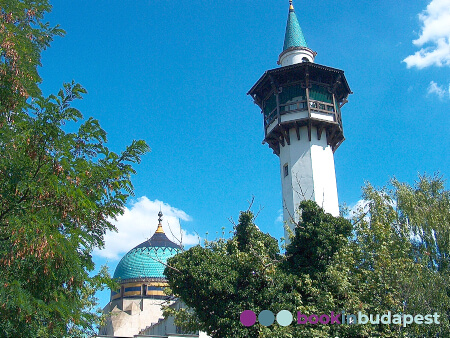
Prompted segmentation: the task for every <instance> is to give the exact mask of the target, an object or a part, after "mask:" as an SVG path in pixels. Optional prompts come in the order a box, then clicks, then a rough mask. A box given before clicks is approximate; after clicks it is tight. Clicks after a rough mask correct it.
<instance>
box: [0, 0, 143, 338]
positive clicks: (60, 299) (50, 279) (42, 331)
mask: <svg viewBox="0 0 450 338" xmlns="http://www.w3.org/2000/svg"><path fill="white" fill-rule="evenodd" d="M50 8H51V7H50V5H49V4H48V1H31V0H24V1H12V0H10V1H6V2H4V3H3V4H2V7H1V18H2V22H1V26H0V33H1V38H2V42H1V50H0V55H1V58H0V61H1V62H0V78H1V80H0V99H1V104H0V113H1V116H0V119H1V120H0V128H1V130H0V144H1V147H0V286H1V289H0V290H1V291H0V318H1V320H0V336H2V337H38V336H39V337H66V336H72V337H79V336H80V335H82V334H93V333H94V331H95V329H96V328H95V325H96V324H97V323H98V322H99V320H100V317H99V314H98V313H96V312H95V305H96V303H95V297H94V293H95V291H96V290H97V289H98V288H101V287H103V286H105V285H109V286H112V284H111V279H110V278H109V274H108V273H107V271H105V269H102V270H101V271H100V273H98V274H96V275H94V276H91V272H92V271H93V269H94V263H93V261H92V256H91V252H92V250H93V249H94V248H96V247H102V246H103V244H104V243H103V236H104V234H105V232H106V231H107V230H114V229H115V227H114V225H113V224H112V223H111V221H112V220H113V219H114V218H115V217H116V216H117V215H119V214H121V213H122V212H123V208H124V205H125V203H126V200H127V197H128V196H129V195H131V194H132V193H133V186H132V183H131V180H130V178H131V175H132V174H134V173H135V170H134V169H133V164H135V163H139V162H140V157H141V156H142V155H143V154H144V153H146V152H147V151H148V150H149V148H148V146H147V144H146V143H145V142H144V141H133V142H132V144H131V145H129V146H128V147H126V149H125V150H124V151H123V152H121V153H120V154H117V153H115V152H112V151H110V150H109V149H108V148H107V146H106V141H107V139H106V132H105V131H104V130H103V129H102V128H101V127H100V125H99V122H98V121H97V120H95V119H93V118H89V119H87V120H85V121H84V122H83V116H82V114H81V113H80V112H79V111H78V110H77V109H76V108H74V107H72V106H71V105H72V103H73V101H74V100H77V99H81V98H82V95H83V94H85V93H86V90H85V89H84V88H83V87H82V86H80V85H79V84H76V83H74V82H72V83H68V84H64V87H63V89H61V90H60V91H59V92H58V94H57V95H50V96H49V97H46V98H45V97H43V96H42V95H41V93H40V91H39V88H38V82H39V80H40V79H39V76H38V73H37V66H38V65H39V60H40V53H41V51H42V50H43V49H44V48H46V47H47V46H48V45H49V43H50V41H51V39H52V37H53V36H54V35H55V34H57V35H60V34H62V31H61V30H60V29H59V28H58V27H54V28H50V26H49V24H48V23H42V21H41V20H42V18H43V17H44V14H45V13H46V12H48V11H49V10H50ZM66 122H73V123H77V125H78V131H77V132H72V133H67V132H66V131H65V130H64V124H65V123H66Z"/></svg>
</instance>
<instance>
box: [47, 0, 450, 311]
mask: <svg viewBox="0 0 450 338" xmlns="http://www.w3.org/2000/svg"><path fill="white" fill-rule="evenodd" d="M294 7H295V9H296V13H297V16H298V19H299V22H300V25H301V27H302V30H303V33H304V35H305V38H306V41H307V43H308V47H310V48H311V49H313V50H314V51H316V52H317V53H318V55H317V57H316V59H315V62H316V63H318V64H322V65H325V66H329V67H333V68H338V69H342V70H344V71H345V76H346V78H347V81H348V83H349V85H350V88H351V90H352V91H353V94H352V95H350V96H349V99H348V101H349V102H348V103H347V104H346V105H345V106H344V107H343V109H342V118H343V125H344V135H345V138H346V140H345V141H344V143H343V144H342V145H341V146H340V147H339V149H337V151H336V152H335V167H336V179H337V187H338V195H339V202H340V203H341V204H342V203H346V204H347V205H349V206H353V205H356V204H357V203H358V201H360V199H361V187H362V186H364V184H365V182H371V183H372V184H373V185H375V186H376V187H381V186H383V185H385V184H387V182H388V181H389V179H391V178H393V177H396V178H397V179H398V180H400V181H404V182H408V183H410V184H413V183H414V181H415V180H416V179H417V177H418V174H424V173H428V174H433V173H435V172H437V171H439V172H440V174H441V175H443V176H444V178H446V179H449V178H450V160H449V156H448V153H449V146H450V138H449V134H448V126H449V122H450V109H449V105H450V72H449V67H450V25H449V24H448V23H449V22H450V0H432V1H430V0H420V1H414V2H411V1H406V0H398V1H386V0H381V1H376V2H375V1H368V0H359V1H354V0H348V1H344V2H342V1H341V2H336V1H331V0H324V1H320V2H317V1H312V0H302V1H300V0H294ZM287 15H288V0H272V1H266V0H259V1H247V0H239V1H237V0H228V1H200V0H190V1H186V0H178V1H167V0H160V1H144V0H139V1H133V2H132V1H118V0H108V1H106V0H97V1H85V0H72V1H58V2H56V1H54V2H53V11H52V12H51V13H50V14H49V15H47V17H46V19H47V20H48V21H49V22H50V23H51V24H53V25H55V24H59V25H60V26H61V27H62V28H63V29H64V30H65V31H66V36H65V37H63V38H60V37H57V38H55V40H54V41H53V43H52V46H51V48H49V49H48V50H46V51H45V52H44V53H43V58H42V68H41V69H40V75H41V77H42V78H43V82H42V84H41V88H42V90H43V92H44V94H46V95H49V94H51V93H55V92H57V91H58V89H59V88H60V87H61V86H62V84H63V82H70V81H72V80H75V81H76V82H79V83H80V84H82V85H83V86H84V87H85V88H86V89H87V91H88V94H87V95H86V96H85V97H84V99H83V100H82V101H79V102H76V103H75V106H76V107H77V108H79V109H80V110H81V112H82V113H83V114H84V116H85V117H86V118H88V117H90V116H93V117H94V118H96V119H98V120H99V121H100V124H101V126H102V127H103V128H104V129H105V130H106V132H107V133H108V141H109V142H108V144H109V147H110V148H111V149H112V150H114V151H117V152H120V151H121V150H123V149H124V148H125V147H126V146H127V145H128V144H130V143H131V142H132V140H134V139H143V140H145V141H146V142H147V143H148V144H149V146H150V147H151V149H152V151H151V152H150V153H149V154H147V155H145V156H144V157H143V158H142V162H141V164H139V165H138V166H136V170H137V174H136V175H135V176H134V177H133V184H134V187H135V196H134V197H132V198H130V200H129V201H128V203H127V208H126V209H125V212H124V215H123V216H120V217H119V218H118V219H117V222H116V225H117V228H118V232H117V233H108V234H107V235H106V237H105V239H106V246H105V248H104V249H103V250H96V251H95V252H94V260H95V262H96V264H97V265H98V266H99V265H101V264H107V265H108V266H109V268H110V272H111V273H113V272H114V269H115V267H116V265H117V263H118V261H119V260H120V258H121V257H122V256H123V255H124V254H125V253H126V252H127V251H129V250H130V249H132V248H133V247H134V246H135V245H137V244H139V243H141V242H143V241H144V240H145V239H147V238H149V237H150V236H151V235H152V234H153V232H154V231H155V230H156V226H157V213H158V212H159V210H160V209H161V210H162V212H163V214H164V221H163V226H164V229H165V231H166V233H167V234H168V235H169V237H171V236H172V233H173V235H174V237H175V238H177V240H180V239H181V241H182V242H183V243H184V244H185V245H186V246H187V247H189V245H194V244H196V243H198V241H199V240H200V241H202V239H205V238H207V239H214V238H217V237H220V236H222V232H224V233H225V236H228V235H229V232H230V231H231V230H232V228H233V223H232V222H233V221H236V220H237V218H238V217H239V212H240V211H241V210H247V209H248V207H249V203H250V201H251V200H252V199H253V198H254V202H253V204H252V210H253V211H254V212H255V213H258V217H257V219H256V224H257V225H258V226H259V228H260V229H261V230H262V231H263V232H268V233H270V234H271V235H272V236H274V237H275V238H277V239H280V238H281V237H282V236H283V224H282V220H281V217H280V215H281V211H282V202H281V180H280V168H279V161H278V158H277V156H276V155H274V154H273V153H272V151H271V150H270V149H269V147H268V146H267V145H263V144H262V140H263V136H264V130H263V118H262V115H261V113H260V110H259V108H258V107H257V106H256V105H255V104H254V103H253V101H252V99H251V98H250V97H249V96H247V95H246V93H247V92H248V90H249V89H250V88H251V87H252V85H253V84H254V83H255V82H256V81H257V80H258V79H259V77H260V76H261V75H262V74H263V73H264V72H265V71H266V70H269V69H273V68H277V67H278V66H277V64H276V61H277V59H278V55H279V53H280V52H281V51H282V47H283V38H284V32H285V26H286V20H287ZM447 186H448V184H447ZM99 297H100V303H101V305H102V306H104V305H106V303H107V302H108V301H109V292H108V291H103V292H101V293H99Z"/></svg>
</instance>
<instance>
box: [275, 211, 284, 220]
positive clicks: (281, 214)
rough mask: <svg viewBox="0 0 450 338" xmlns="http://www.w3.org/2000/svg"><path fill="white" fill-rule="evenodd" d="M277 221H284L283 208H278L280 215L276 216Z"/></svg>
mask: <svg viewBox="0 0 450 338" xmlns="http://www.w3.org/2000/svg"><path fill="white" fill-rule="evenodd" d="M275 223H283V209H280V210H278V217H277V218H276V220H275Z"/></svg>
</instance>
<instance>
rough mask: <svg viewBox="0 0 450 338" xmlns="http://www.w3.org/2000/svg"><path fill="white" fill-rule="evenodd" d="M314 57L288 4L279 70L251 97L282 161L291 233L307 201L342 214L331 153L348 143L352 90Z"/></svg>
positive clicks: (260, 82) (268, 74) (337, 73)
mask: <svg viewBox="0 0 450 338" xmlns="http://www.w3.org/2000/svg"><path fill="white" fill-rule="evenodd" d="M315 56H316V52H314V51H312V50H311V49H309V48H308V47H307V45H306V41H305V38H304V36H303V33H302V31H301V28H300V25H299V23H298V19H297V15H296V14H295V10H294V7H293V5H292V1H289V16H288V21H287V25H286V35H285V39H284V46H283V51H282V52H281V54H280V56H279V60H278V64H280V65H281V67H280V68H276V69H272V70H268V71H266V72H265V73H264V75H263V76H262V77H261V78H260V79H259V80H258V81H257V82H256V84H255V85H254V86H253V87H252V89H250V91H249V92H248V94H249V95H251V96H252V98H253V99H254V101H255V103H256V104H257V105H258V106H259V107H260V108H261V112H262V114H263V115H264V131H265V138H264V141H263V143H267V144H268V145H269V147H270V148H271V149H272V150H273V152H274V153H275V154H276V155H278V157H279V158H280V171H281V186H282V196H283V216H284V217H283V218H284V221H285V222H287V224H289V226H290V228H291V229H293V228H294V226H295V223H296V222H297V221H298V215H299V214H298V211H297V209H298V205H299V204H300V202H301V201H302V200H305V199H307V200H314V201H316V202H317V204H318V205H319V206H321V207H323V208H324V209H325V211H326V212H329V213H331V214H332V215H334V216H337V215H339V204H338V196H337V188H336V174H335V169H334V157H333V154H334V151H335V150H336V149H337V148H338V147H339V145H340V144H341V143H342V142H343V141H344V134H343V128H342V120H341V107H342V106H343V105H344V104H345V103H346V102H347V96H348V95H349V94H351V91H350V88H349V86H348V84H347V80H346V79H345V76H344V72H343V71H342V70H339V69H334V68H330V67H325V66H322V65H319V64H316V63H314V58H315ZM285 238H286V239H287V240H288V236H287V234H286V233H285Z"/></svg>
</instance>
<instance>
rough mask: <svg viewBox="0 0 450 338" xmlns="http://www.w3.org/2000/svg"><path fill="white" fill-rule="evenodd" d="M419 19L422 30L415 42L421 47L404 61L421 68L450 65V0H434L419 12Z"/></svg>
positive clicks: (409, 65) (410, 65)
mask: <svg viewBox="0 0 450 338" xmlns="http://www.w3.org/2000/svg"><path fill="white" fill-rule="evenodd" d="M419 20H420V21H421V22H422V31H421V33H420V36H419V38H418V39H416V40H414V41H413V44H414V45H416V46H417V47H421V49H420V50H419V51H417V52H416V53H415V54H413V55H410V56H408V57H407V58H405V59H404V60H403V62H405V63H406V66H407V67H408V68H411V67H417V68H419V69H422V68H425V67H429V66H432V65H435V66H439V67H442V66H450V0H432V1H431V2H430V3H429V4H428V6H427V8H426V9H425V10H424V11H423V12H422V13H420V14H419Z"/></svg>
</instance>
